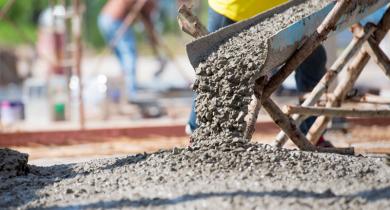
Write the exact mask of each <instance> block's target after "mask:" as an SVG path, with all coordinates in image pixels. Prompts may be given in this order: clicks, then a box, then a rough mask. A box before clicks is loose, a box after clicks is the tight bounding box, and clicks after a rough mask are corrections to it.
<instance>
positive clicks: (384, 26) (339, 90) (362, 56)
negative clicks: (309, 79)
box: [307, 9, 390, 144]
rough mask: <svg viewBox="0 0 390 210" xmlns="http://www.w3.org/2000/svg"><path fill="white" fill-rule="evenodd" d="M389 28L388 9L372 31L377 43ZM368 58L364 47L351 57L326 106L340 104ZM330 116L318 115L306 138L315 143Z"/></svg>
mask: <svg viewBox="0 0 390 210" xmlns="http://www.w3.org/2000/svg"><path fill="white" fill-rule="evenodd" d="M389 29H390V9H388V10H387V11H386V13H385V15H384V16H383V17H382V19H381V21H380V22H379V24H378V27H377V30H375V32H374V36H373V38H374V39H375V41H376V42H377V43H380V42H381V41H382V40H383V38H384V37H385V35H386V33H387V31H388V30H389ZM369 60H370V55H369V54H368V53H367V51H366V50H365V49H363V48H362V49H361V50H360V52H359V53H358V55H357V56H356V57H355V58H354V59H353V61H352V62H351V64H350V65H349V67H348V69H347V75H346V76H345V78H344V79H343V80H342V81H341V82H340V84H339V85H338V86H337V87H336V89H335V91H334V96H335V97H334V99H332V100H330V101H329V102H328V104H327V107H336V106H340V105H341V102H342V101H343V100H344V98H345V96H346V94H347V93H348V91H350V90H351V88H352V87H353V85H354V84H355V82H356V80H357V78H358V77H359V75H360V73H361V72H362V71H363V68H364V67H365V66H366V65H367V63H368V61H369ZM329 121H330V118H329V117H326V116H321V117H318V118H317V120H316V122H315V123H314V125H313V126H312V127H311V128H310V130H309V132H308V134H307V138H308V139H309V140H310V142H312V143H313V144H315V143H317V141H318V139H319V137H320V136H321V135H322V133H323V132H324V131H325V129H326V126H327V124H328V123H329Z"/></svg>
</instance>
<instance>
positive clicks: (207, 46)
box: [186, 0, 389, 73]
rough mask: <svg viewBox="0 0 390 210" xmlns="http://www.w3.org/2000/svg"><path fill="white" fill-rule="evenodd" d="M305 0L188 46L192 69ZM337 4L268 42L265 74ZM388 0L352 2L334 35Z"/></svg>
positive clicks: (279, 33) (327, 6)
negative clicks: (235, 38)
mask: <svg viewBox="0 0 390 210" xmlns="http://www.w3.org/2000/svg"><path fill="white" fill-rule="evenodd" d="M303 2H305V0H291V1H289V2H287V3H285V4H283V5H280V6H278V7H276V8H274V9H271V10H268V11H266V12H264V13H261V14H259V15H257V16H255V17H253V18H250V19H248V20H245V21H241V22H238V23H235V24H233V25H230V26H228V27H225V28H223V29H221V30H219V31H217V32H214V33H210V34H208V35H206V36H203V37H201V38H199V39H197V40H195V41H193V42H191V43H189V44H188V45H187V46H186V49H187V54H188V57H189V60H190V62H191V64H192V66H193V67H197V66H198V65H199V63H200V62H202V61H203V60H205V59H206V58H207V57H208V56H209V55H210V54H211V53H212V52H213V51H215V50H216V49H217V47H218V46H219V45H221V44H222V43H223V42H225V41H227V40H228V39H229V38H231V37H232V36H234V35H235V34H237V33H239V32H241V31H243V30H246V29H248V28H250V27H251V26H254V25H256V24H258V23H260V22H262V21H264V20H265V19H267V18H270V17H272V16H273V15H274V14H277V13H282V12H284V11H286V10H287V9H289V8H291V7H293V6H295V5H298V4H301V3H303ZM335 3H336V1H334V2H331V3H329V4H328V5H326V6H325V7H323V8H322V9H321V10H318V11H315V12H313V13H312V14H311V15H309V16H307V17H305V18H303V19H301V20H299V21H297V22H295V23H293V24H291V25H290V26H288V27H286V28H284V29H283V30H281V31H279V32H277V33H276V34H275V35H274V36H272V37H271V38H270V39H269V40H268V53H267V54H268V55H267V59H266V62H265V64H264V65H263V67H262V73H266V72H269V71H271V70H272V69H274V68H276V67H278V66H280V65H282V64H283V63H285V62H286V61H287V59H288V58H289V57H291V55H292V54H293V53H294V51H295V50H296V49H298V48H299V47H300V46H301V45H302V44H303V43H304V41H305V40H306V38H307V37H310V36H311V35H312V34H313V33H315V31H316V29H317V27H318V26H319V25H320V24H321V23H322V21H323V20H324V18H325V17H326V16H327V15H328V14H329V12H330V11H331V10H332V9H333V8H334V6H335ZM386 3H389V1H388V0H351V3H350V6H349V9H348V12H346V13H344V14H343V16H342V17H340V19H339V22H338V23H337V25H336V30H335V31H334V32H333V33H336V32H338V31H342V30H344V29H346V28H347V27H349V26H351V25H352V24H353V23H356V22H358V21H359V20H361V19H363V18H364V17H366V16H368V15H370V14H371V13H373V12H374V11H376V10H378V9H379V8H381V7H383V6H384V5H385V4H386Z"/></svg>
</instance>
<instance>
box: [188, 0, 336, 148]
mask: <svg viewBox="0 0 390 210" xmlns="http://www.w3.org/2000/svg"><path fill="white" fill-rule="evenodd" d="M329 2H332V0H308V1H305V2H304V3H302V4H300V5H297V6H295V7H292V8H289V9H288V10H286V11H285V12H284V13H281V14H275V15H274V16H273V17H271V18H269V19H266V20H264V21H263V22H261V23H259V24H257V25H255V26H252V27H251V28H249V29H248V30H245V31H243V32H240V33H239V34H237V35H236V36H234V37H232V38H230V39H228V40H227V41H226V42H225V43H223V44H222V45H220V46H219V47H218V49H216V50H215V51H214V52H213V53H212V54H211V55H210V56H209V57H208V58H207V59H206V60H205V61H203V62H201V63H200V64H199V66H198V67H197V68H196V74H197V78H198V79H197V80H196V82H195V84H194V90H195V91H196V92H197V98H196V112H197V114H198V124H199V126H200V128H199V129H198V130H197V131H196V133H195V134H194V135H193V141H194V143H196V144H208V142H210V141H212V142H213V141H215V140H216V139H222V140H224V139H230V138H232V137H240V138H241V137H243V135H244V131H245V129H246V122H245V116H246V115H247V113H248V105H249V103H250V101H251V96H252V95H253V87H254V83H255V80H256V79H257V78H258V77H259V76H260V75H261V74H263V75H264V74H265V72H261V67H262V65H263V64H264V62H265V60H266V58H267V49H268V47H267V44H268V43H267V40H268V39H269V38H270V37H272V36H273V35H275V34H276V33H277V32H279V31H280V30H282V29H283V28H285V27H287V26H289V25H290V24H292V23H294V22H296V21H298V20H300V19H302V18H303V17H306V16H308V15H310V14H312V13H314V12H315V11H318V10H320V9H322V8H323V7H324V6H326V5H328V4H329ZM210 136H211V137H210ZM215 136H221V137H222V138H214V137H215ZM224 137H225V138H224Z"/></svg>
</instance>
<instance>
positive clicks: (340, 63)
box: [273, 25, 375, 147]
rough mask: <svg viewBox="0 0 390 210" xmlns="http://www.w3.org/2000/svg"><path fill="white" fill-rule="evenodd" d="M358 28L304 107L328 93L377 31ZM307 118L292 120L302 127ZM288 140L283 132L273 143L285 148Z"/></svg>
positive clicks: (297, 116) (306, 100) (311, 104)
mask: <svg viewBox="0 0 390 210" xmlns="http://www.w3.org/2000/svg"><path fill="white" fill-rule="evenodd" d="M357 29H358V28H353V30H354V31H355V32H354V34H355V36H354V38H353V40H352V41H351V42H350V44H349V45H348V46H347V48H346V49H345V50H344V51H343V53H342V54H341V55H340V57H339V58H338V59H337V60H336V61H335V62H334V64H333V65H332V66H331V67H330V69H329V70H328V71H327V72H326V74H325V75H324V76H323V77H322V79H321V81H320V82H319V83H318V84H317V85H316V87H314V89H313V91H312V92H311V93H310V94H309V96H308V97H307V98H306V99H305V101H304V102H303V103H302V106H313V105H314V104H315V103H316V102H317V101H318V100H319V99H320V98H321V96H322V95H323V94H324V93H325V92H326V90H327V89H328V87H329V86H330V84H331V83H332V82H334V81H335V79H336V78H337V75H338V74H339V73H340V72H341V71H342V70H343V68H344V67H345V65H346V64H347V63H348V61H349V60H350V59H351V58H352V57H353V56H354V55H355V54H356V53H357V52H358V50H360V48H361V47H362V46H363V44H364V43H365V42H366V41H367V40H368V38H369V37H370V36H371V35H372V33H373V32H374V30H375V27H374V26H372V25H367V26H366V27H365V30H364V31H365V32H364V33H362V31H357ZM306 117H307V116H302V115H301V116H300V115H297V114H295V115H293V116H292V118H293V119H294V120H295V121H296V123H297V125H300V124H301V123H302V122H303V121H304V120H305V119H306ZM287 140H288V138H287V136H286V135H285V134H284V132H283V131H281V132H280V133H279V134H278V135H277V136H276V140H275V142H274V143H273V144H274V145H275V146H276V147H283V145H284V144H285V143H286V142H287Z"/></svg>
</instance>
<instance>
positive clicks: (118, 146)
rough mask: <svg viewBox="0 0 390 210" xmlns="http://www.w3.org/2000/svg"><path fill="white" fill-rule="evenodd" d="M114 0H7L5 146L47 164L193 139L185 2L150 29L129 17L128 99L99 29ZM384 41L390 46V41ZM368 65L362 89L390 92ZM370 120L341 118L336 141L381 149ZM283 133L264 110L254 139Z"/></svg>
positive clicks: (160, 7) (287, 87) (2, 3)
mask: <svg viewBox="0 0 390 210" xmlns="http://www.w3.org/2000/svg"><path fill="white" fill-rule="evenodd" d="M194 2H195V5H194V13H195V14H196V16H198V17H199V18H200V19H201V21H202V22H203V23H204V24H205V25H206V23H207V7H208V6H207V0H201V1H194ZM106 3H107V1H106V0H81V1H69V0H58V1H56V0H31V1H22V0H0V146H7V147H14V148H16V149H18V150H20V151H24V152H27V153H29V154H30V159H31V160H33V162H32V163H36V164H42V165H45V164H54V163H64V162H69V161H70V162H74V161H82V160H86V159H90V158H94V157H105V156H112V155H120V154H133V153H137V152H143V151H155V150H158V149H162V148H171V147H174V146H185V145H187V144H188V136H187V135H186V133H185V129H184V128H185V125H186V123H187V120H188V116H189V112H190V109H191V103H192V95H193V93H192V90H191V83H192V82H193V80H194V79H195V74H194V70H193V68H192V67H191V65H190V63H189V62H188V59H187V57H186V54H185V44H186V43H188V42H190V41H191V40H192V39H193V38H191V37H190V36H188V35H186V34H184V33H182V32H181V31H180V28H179V26H178V24H177V19H176V17H177V4H176V3H175V1H172V0H158V1H156V3H157V6H156V7H155V9H154V10H153V12H152V13H151V14H150V17H151V20H152V22H153V27H152V32H151V30H150V26H148V25H146V24H144V23H143V22H142V21H141V20H139V18H136V19H134V21H131V23H130V24H129V27H131V29H132V31H133V32H134V37H135V43H136V49H137V57H136V72H137V74H136V81H137V97H136V99H134V100H133V99H131V100H130V99H129V98H128V97H127V90H126V84H125V83H126V81H125V79H124V77H125V76H124V72H123V70H122V66H121V63H120V62H119V60H118V59H117V57H116V55H115V53H113V50H111V48H110V47H109V43H107V41H105V40H104V38H103V37H102V35H101V32H100V30H99V27H98V16H99V14H100V12H101V10H102V8H103V6H104V5H105V4H106ZM137 15H138V14H137V12H135V16H137ZM150 33H152V34H154V36H155V37H154V39H155V40H154V41H153V39H152V40H151V38H150ZM351 37H352V36H351V34H350V32H348V31H346V32H344V33H342V34H341V35H339V36H336V37H333V38H331V39H330V40H328V41H327V43H326V48H327V52H328V57H329V64H331V63H332V62H333V61H334V60H335V58H336V57H337V55H338V54H339V53H340V52H341V51H342V49H343V48H344V47H345V46H346V45H347V44H348V42H349V40H350V39H351ZM156 39H157V41H156ZM382 45H383V46H382V47H383V48H384V49H385V51H386V53H389V52H390V49H389V47H388V46H389V40H388V38H387V40H386V41H385V42H384V43H382ZM369 68H370V71H365V72H366V73H365V74H363V76H362V77H361V79H360V80H359V81H358V83H357V84H358V88H359V89H361V90H363V91H366V92H369V93H372V94H376V95H381V96H386V97H389V98H390V82H389V81H388V80H387V79H386V77H385V76H384V75H383V73H382V72H381V71H380V70H379V68H378V67H376V66H375V65H374V64H370V65H369ZM367 72H368V73H367ZM294 90H295V83H294V80H293V77H291V78H290V79H288V80H287V81H286V82H285V84H284V86H283V87H282V88H280V90H279V91H278V94H277V96H276V98H277V99H276V100H277V101H278V102H279V103H280V104H285V103H296V101H297V100H296V95H294V94H295V91H294ZM367 122H368V123H369V124H372V123H373V121H364V122H363V121H361V122H360V123H359V122H355V126H351V125H348V126H349V127H348V126H346V122H344V121H343V123H342V125H339V126H338V127H337V126H334V127H337V128H338V131H340V132H335V133H333V134H332V133H331V134H330V135H333V136H331V138H332V137H333V138H344V139H348V138H350V139H355V140H356V139H357V138H363V139H367V141H370V142H371V143H372V142H379V143H378V145H374V146H373V148H374V149H372V150H373V151H374V150H375V151H376V150H378V148H381V149H383V148H390V145H389V144H388V142H384V141H385V139H390V137H389V136H388V135H389V133H390V132H388V131H389V129H388V128H387V127H386V126H388V125H389V124H388V122H385V121H383V120H382V121H379V123H378V125H379V126H381V127H379V128H377V127H370V128H366V127H363V128H364V129H368V130H367V132H362V129H363V128H362V127H359V126H364V123H366V124H367ZM346 128H348V130H346ZM372 129H377V130H375V131H372ZM336 130H337V129H336ZM277 132H278V129H277V127H276V126H275V125H274V124H273V123H272V122H271V121H270V119H269V118H268V116H266V115H265V114H264V113H263V114H262V115H261V117H259V129H258V130H257V133H256V135H255V139H256V140H258V141H261V142H265V143H269V142H270V141H272V139H273V137H274V134H276V133H277ZM366 133H370V134H374V133H375V135H374V137H372V135H369V136H364V135H366ZM362 136H363V137H362ZM372 139H374V140H372ZM355 140H354V141H355ZM354 141H352V140H351V141H348V140H346V141H340V142H339V143H336V145H337V144H339V145H342V146H345V145H353V144H356V142H354ZM358 143H361V142H358ZM362 144H366V142H363V143H362ZM34 161H35V162H34Z"/></svg>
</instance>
